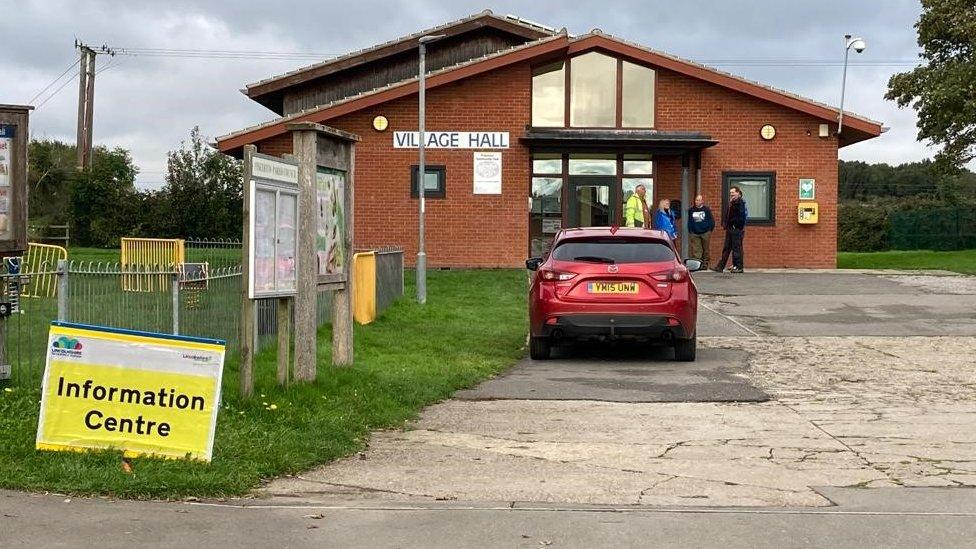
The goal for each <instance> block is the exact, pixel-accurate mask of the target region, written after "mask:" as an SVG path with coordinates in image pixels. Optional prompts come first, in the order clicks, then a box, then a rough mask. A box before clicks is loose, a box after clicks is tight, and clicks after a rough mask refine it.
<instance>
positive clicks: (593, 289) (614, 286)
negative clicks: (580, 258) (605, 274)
mask: <svg viewBox="0 0 976 549" xmlns="http://www.w3.org/2000/svg"><path fill="white" fill-rule="evenodd" d="M586 291H587V292H588V293H591V294H636V293H637V283H636V282H588V283H587V284H586Z"/></svg>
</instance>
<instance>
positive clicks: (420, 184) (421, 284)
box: [417, 34, 444, 304]
mask: <svg viewBox="0 0 976 549" xmlns="http://www.w3.org/2000/svg"><path fill="white" fill-rule="evenodd" d="M441 38H444V35H442V34H428V35H427V36H421V37H420V40H419V43H420V75H419V80H420V83H419V85H420V112H419V114H418V117H417V118H418V128H417V130H418V131H417V138H418V143H417V151H418V153H419V156H420V159H419V162H418V166H417V197H418V198H419V199H420V200H419V202H420V214H419V215H420V217H419V223H418V226H419V227H420V235H419V246H418V249H417V303H420V304H424V303H427V250H426V249H425V242H424V196H425V195H426V194H427V186H426V180H427V165H426V163H425V162H424V139H425V138H424V119H425V117H426V114H427V112H426V111H427V104H426V99H427V97H426V95H427V93H426V92H427V66H426V65H427V44H430V43H431V42H435V41H437V40H440V39H441Z"/></svg>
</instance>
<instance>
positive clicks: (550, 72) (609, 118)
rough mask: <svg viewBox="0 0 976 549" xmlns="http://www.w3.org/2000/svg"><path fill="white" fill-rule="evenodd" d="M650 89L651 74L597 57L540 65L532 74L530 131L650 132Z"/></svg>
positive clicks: (587, 55) (651, 71)
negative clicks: (628, 129)
mask: <svg viewBox="0 0 976 549" xmlns="http://www.w3.org/2000/svg"><path fill="white" fill-rule="evenodd" d="M567 72H568V80H569V88H568V89H567V86H566V80H567ZM654 89H655V72H654V69H651V68H648V67H645V66H642V65H638V64H635V63H631V62H629V61H624V60H622V59H617V58H615V57H610V56H608V55H604V54H602V53H597V52H589V53H584V54H582V55H579V56H576V57H572V58H570V59H569V60H567V61H558V62H555V63H549V64H546V65H541V66H538V67H535V68H533V69H532V125H533V126H536V127H550V128H551V127H556V128H562V127H566V126H570V127H574V128H616V127H622V128H653V127H654V95H655V92H654ZM567 107H568V108H567ZM567 111H569V120H568V121H567V120H566V112H567Z"/></svg>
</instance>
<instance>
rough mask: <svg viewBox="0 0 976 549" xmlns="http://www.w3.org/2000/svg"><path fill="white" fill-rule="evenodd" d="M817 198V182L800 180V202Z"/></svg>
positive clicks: (814, 180)
mask: <svg viewBox="0 0 976 549" xmlns="http://www.w3.org/2000/svg"><path fill="white" fill-rule="evenodd" d="M815 198H817V180H816V179H801V180H800V200H814V199H815Z"/></svg>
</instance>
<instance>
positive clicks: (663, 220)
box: [652, 198, 678, 242]
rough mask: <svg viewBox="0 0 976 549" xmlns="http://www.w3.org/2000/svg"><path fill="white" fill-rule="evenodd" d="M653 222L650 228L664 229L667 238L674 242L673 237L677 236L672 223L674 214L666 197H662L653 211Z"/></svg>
mask: <svg viewBox="0 0 976 549" xmlns="http://www.w3.org/2000/svg"><path fill="white" fill-rule="evenodd" d="M653 221H654V224H653V226H652V228H654V229H657V230H659V231H664V232H665V233H667V234H668V238H670V239H671V241H672V242H674V239H675V238H677V237H678V230H677V228H676V227H675V223H674V214H672V213H671V201H670V200H668V199H667V198H662V199H661V201H660V202H659V203H658V208H657V210H655V212H654V217H653Z"/></svg>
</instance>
